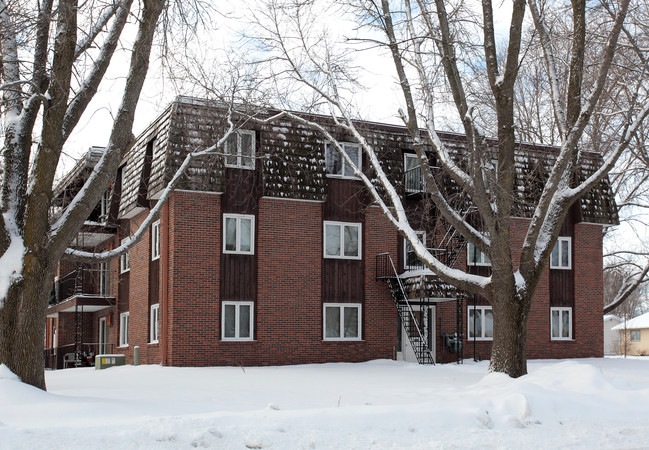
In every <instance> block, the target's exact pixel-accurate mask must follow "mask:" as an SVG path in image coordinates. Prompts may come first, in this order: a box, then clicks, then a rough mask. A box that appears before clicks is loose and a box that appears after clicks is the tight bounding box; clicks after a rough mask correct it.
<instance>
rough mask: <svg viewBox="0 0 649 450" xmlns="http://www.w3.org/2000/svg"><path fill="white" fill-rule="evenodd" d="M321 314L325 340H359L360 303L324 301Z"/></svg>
mask: <svg viewBox="0 0 649 450" xmlns="http://www.w3.org/2000/svg"><path fill="white" fill-rule="evenodd" d="M323 314H324V320H323V338H324V340H325V341H360V340H361V305H360V303H325V304H324V305H323Z"/></svg>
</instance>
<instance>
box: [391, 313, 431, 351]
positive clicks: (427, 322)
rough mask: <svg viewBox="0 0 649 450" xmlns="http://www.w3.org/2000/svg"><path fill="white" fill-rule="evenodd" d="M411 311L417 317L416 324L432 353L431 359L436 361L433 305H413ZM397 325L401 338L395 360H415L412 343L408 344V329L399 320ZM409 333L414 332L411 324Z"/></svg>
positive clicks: (414, 328)
mask: <svg viewBox="0 0 649 450" xmlns="http://www.w3.org/2000/svg"><path fill="white" fill-rule="evenodd" d="M412 309H413V312H414V313H415V317H416V318H417V325H419V329H420V330H421V332H422V333H423V334H424V337H425V339H426V340H427V343H428V348H429V349H430V350H431V352H432V353H433V360H435V361H437V353H436V343H437V341H436V327H435V322H436V316H435V306H432V305H426V306H416V305H415V306H413V307H412ZM399 327H400V330H401V339H400V342H399V344H400V345H398V348H397V360H399V361H408V362H417V356H416V355H415V352H414V350H413V349H412V345H411V344H410V339H409V337H408V330H406V329H405V327H403V325H402V324H401V321H399ZM411 328H412V330H410V332H411V333H413V334H416V333H417V332H416V327H414V326H411Z"/></svg>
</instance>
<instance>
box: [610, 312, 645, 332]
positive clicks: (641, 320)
mask: <svg viewBox="0 0 649 450" xmlns="http://www.w3.org/2000/svg"><path fill="white" fill-rule="evenodd" d="M624 328H626V329H627V330H639V329H641V328H649V312H648V313H644V314H642V315H641V316H638V317H634V318H633V319H631V320H627V321H626V324H625V323H624V322H623V323H621V324H619V325H615V326H614V327H613V328H611V330H624Z"/></svg>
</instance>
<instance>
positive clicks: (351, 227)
mask: <svg viewBox="0 0 649 450" xmlns="http://www.w3.org/2000/svg"><path fill="white" fill-rule="evenodd" d="M324 257H325V258H343V259H361V224H360V223H346V222H325V223H324Z"/></svg>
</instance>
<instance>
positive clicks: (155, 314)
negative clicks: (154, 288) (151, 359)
mask: <svg viewBox="0 0 649 450" xmlns="http://www.w3.org/2000/svg"><path fill="white" fill-rule="evenodd" d="M159 339H160V303H156V304H155V305H151V314H150V317H149V343H150V344H157V343H158V342H159Z"/></svg>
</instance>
